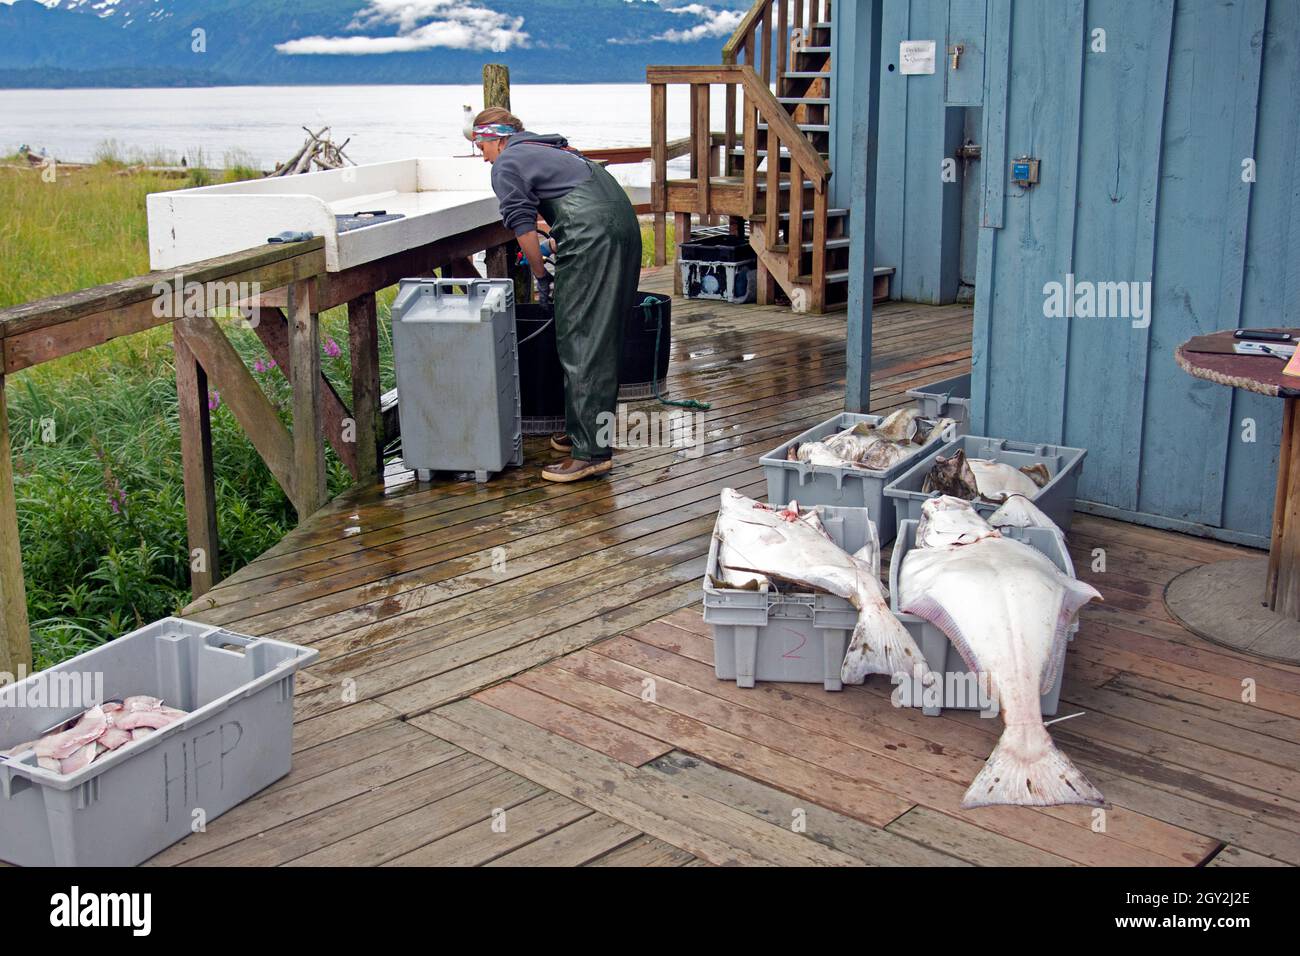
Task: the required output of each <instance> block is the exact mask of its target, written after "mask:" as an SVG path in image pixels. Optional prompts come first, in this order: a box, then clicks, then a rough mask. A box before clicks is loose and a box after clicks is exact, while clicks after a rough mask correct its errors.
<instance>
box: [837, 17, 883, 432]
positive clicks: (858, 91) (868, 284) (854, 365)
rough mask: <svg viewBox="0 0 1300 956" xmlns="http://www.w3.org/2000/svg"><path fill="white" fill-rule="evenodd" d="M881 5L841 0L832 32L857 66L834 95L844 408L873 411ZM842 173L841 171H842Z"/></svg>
mask: <svg viewBox="0 0 1300 956" xmlns="http://www.w3.org/2000/svg"><path fill="white" fill-rule="evenodd" d="M882 6H883V4H880V3H871V4H866V5H865V6H864V5H862V4H852V3H846V4H843V5H842V6H841V8H840V21H839V23H837V25H836V32H837V33H838V34H839V35H841V36H842V37H852V38H854V40H853V42H854V44H855V46H856V50H857V52H858V56H859V60H858V62H857V68H856V69H854V70H853V72H852V75H851V76H844V75H843V74H841V80H840V82H841V83H848V84H849V86H848V87H847V92H848V93H849V96H848V97H844V96H843V95H842V93H841V94H837V96H836V108H837V109H839V108H840V106H839V104H840V103H841V102H843V101H845V100H846V99H847V101H848V102H849V103H850V104H851V106H850V107H849V109H848V111H847V113H846V112H844V111H841V113H840V114H839V115H840V120H841V121H844V120H847V121H848V122H850V123H851V124H852V126H853V129H852V138H851V140H850V141H851V142H852V144H853V148H852V150H851V152H850V154H849V155H850V157H851V159H850V161H849V169H848V173H849V177H850V184H849V197H850V199H849V258H848V269H849V304H848V327H847V337H846V341H845V349H844V353H845V363H846V365H847V368H846V369H845V385H844V410H845V411H848V412H867V411H870V410H871V307H872V298H873V292H874V289H875V278H876V268H875V266H876V257H875V245H876V240H875V236H876V156H877V153H878V152H879V147H880V141H879V130H880V49H881V47H880V44H881V15H880V11H881V7H882ZM841 175H843V171H841Z"/></svg>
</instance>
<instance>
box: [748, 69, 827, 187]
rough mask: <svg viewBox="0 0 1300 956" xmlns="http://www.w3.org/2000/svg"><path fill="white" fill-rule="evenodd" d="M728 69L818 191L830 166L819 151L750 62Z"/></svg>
mask: <svg viewBox="0 0 1300 956" xmlns="http://www.w3.org/2000/svg"><path fill="white" fill-rule="evenodd" d="M730 69H734V70H737V71H739V72H740V75H741V77H742V79H743V81H744V86H745V95H746V96H747V97H748V98H749V99H750V101H751V102H752V103H753V104H754V106H755V107H756V108H757V109H758V112H759V115H760V116H762V117H763V119H764V120H766V121H767V125H768V128H769V129H775V130H776V133H777V136H778V137H779V138H780V140H781V142H782V143H784V144H785V146H786V148H787V149H789V150H790V154H791V155H792V156H793V157H794V158H795V161H796V162H797V163H798V164H799V168H800V169H802V170H803V171H804V172H806V173H808V178H809V179H811V180H812V183H813V188H814V189H815V190H816V191H817V192H821V191H822V190H823V189H825V188H826V181H827V180H828V179H830V178H831V168H830V165H829V164H828V163H827V162H826V159H825V157H823V156H822V154H821V153H819V152H817V150H815V149H813V145H812V143H811V142H809V140H808V137H807V136H806V135H805V134H804V132H803V130H801V129H800V128H799V127H798V126H797V125H795V121H794V120H793V119H792V118H791V117H790V114H789V113H787V112H786V111H785V107H783V106H782V105H781V104H780V102H779V101H778V100H777V98H776V97H775V96H773V95H772V91H771V90H770V89H769V88H768V86H767V84H766V83H764V82H763V78H762V77H760V76H759V75H758V73H757V72H756V71H755V70H754V68H753V67H752V66H749V65H742V66H735V67H731V68H730ZM750 148H751V147H750V144H748V143H746V144H745V149H746V150H748V149H750Z"/></svg>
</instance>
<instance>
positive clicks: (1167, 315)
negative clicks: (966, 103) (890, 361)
mask: <svg viewBox="0 0 1300 956" xmlns="http://www.w3.org/2000/svg"><path fill="white" fill-rule="evenodd" d="M954 2H956V0H954ZM886 9H888V4H887V5H886ZM1099 28H1100V29H1104V30H1105V44H1106V49H1105V52H1094V51H1093V50H1092V49H1091V44H1092V43H1093V42H1094V41H1093V31H1094V30H1096V29H1099ZM987 29H988V34H987V37H986V44H985V46H986V50H985V54H986V76H985V89H984V107H983V124H984V128H983V150H984V156H983V161H982V162H981V163H980V167H981V174H982V176H983V180H982V184H981V193H982V196H981V205H982V209H981V222H980V229H979V240H978V255H977V272H976V274H977V281H976V314H975V335H974V352H975V355H974V360H973V366H974V399H975V401H974V409H973V417H974V427H975V429H976V430H977V431H978V433H980V434H987V435H997V436H1004V437H1008V438H1016V439H1024V440H1034V441H1044V442H1052V443H1061V444H1067V445H1075V446H1082V447H1085V448H1087V449H1088V459H1087V463H1086V467H1085V471H1084V476H1083V481H1082V484H1081V487H1080V496H1081V498H1082V499H1084V500H1085V501H1088V502H1092V503H1094V505H1093V506H1092V510H1095V511H1098V512H1100V513H1105V514H1115V515H1119V516H1123V517H1128V518H1132V519H1135V520H1139V521H1144V522H1147V523H1151V524H1156V525H1160V526H1165V527H1175V528H1183V529H1185V530H1192V531H1199V532H1201V533H1208V534H1213V535H1215V536H1216V537H1222V538H1225V539H1228V540H1236V541H1241V542H1244V543H1251V544H1259V545H1262V544H1265V543H1266V541H1267V535H1268V530H1269V522H1270V516H1271V512H1272V503H1273V485H1274V473H1275V469H1276V465H1277V448H1278V432H1279V429H1280V412H1281V403H1280V402H1279V401H1277V400H1272V399H1266V398H1263V397H1262V396H1255V395H1251V394H1248V393H1244V392H1237V391H1233V390H1230V389H1227V388H1223V387H1220V386H1217V385H1213V384H1210V383H1208V382H1202V381H1199V380H1195V379H1192V378H1191V377H1190V376H1188V375H1186V374H1185V373H1183V372H1182V371H1181V370H1179V369H1178V367H1177V365H1176V364H1175V363H1174V360H1173V350H1174V347H1175V346H1176V345H1178V344H1179V343H1180V342H1182V341H1184V340H1186V339H1187V338H1188V337H1190V336H1192V335H1195V334H1199V333H1202V332H1210V331H1213V330H1215V329H1222V328H1233V327H1239V326H1240V327H1249V326H1267V325H1296V326H1300V179H1297V175H1296V174H1297V171H1298V170H1300V111H1298V110H1297V97H1298V95H1300V55H1298V53H1297V45H1298V43H1300V3H1297V2H1296V0H1231V2H1230V0H1146V2H1143V3H1132V2H1129V0H1053V2H1051V3H1044V2H1041V0H987ZM886 42H888V41H886ZM883 101H884V88H883V87H882V123H883V122H884V120H883V116H884V108H883ZM931 135H932V136H933V137H936V138H937V137H939V136H940V135H942V133H941V131H940V130H939V129H934V130H932V132H931ZM881 149H882V154H884V153H887V152H888V142H887V140H886V139H885V137H884V136H883V135H882V137H881ZM1021 154H1028V155H1033V156H1035V157H1037V158H1038V159H1040V160H1041V182H1040V184H1039V185H1037V186H1035V187H1032V188H1030V189H1027V190H1025V189H1021V188H1020V187H1018V186H1016V185H1014V184H1012V183H1010V182H1009V176H1008V173H1009V161H1010V159H1011V158H1012V157H1015V156H1018V155H1021ZM1247 159H1253V160H1254V161H1255V165H1256V168H1257V181H1255V182H1254V183H1253V184H1252V183H1250V182H1244V181H1243V179H1242V172H1243V165H1242V164H1243V161H1244V160H1247ZM881 163H882V170H883V167H884V158H883V155H882V159H881ZM883 199H884V197H883V196H882V197H880V200H881V201H883ZM881 261H886V262H887V261H889V260H888V257H887V256H885V255H882V258H881ZM1067 273H1073V274H1074V275H1075V277H1076V278H1077V279H1078V280H1091V281H1096V282H1101V281H1150V282H1151V283H1152V286H1151V288H1152V296H1153V304H1152V311H1151V323H1150V325H1149V326H1148V327H1146V328H1135V327H1133V324H1132V322H1130V321H1129V320H1126V319H1120V318H1106V319H1102V318H1071V319H1066V318H1047V317H1045V316H1044V313H1043V303H1044V292H1043V290H1044V285H1045V283H1048V282H1052V281H1056V282H1063V281H1064V280H1065V276H1066V274H1067ZM1250 421H1253V423H1254V428H1255V432H1256V438H1257V440H1256V441H1254V442H1250V441H1245V440H1243V438H1244V437H1245V436H1246V435H1247V434H1248V430H1249V429H1248V426H1249V422H1250Z"/></svg>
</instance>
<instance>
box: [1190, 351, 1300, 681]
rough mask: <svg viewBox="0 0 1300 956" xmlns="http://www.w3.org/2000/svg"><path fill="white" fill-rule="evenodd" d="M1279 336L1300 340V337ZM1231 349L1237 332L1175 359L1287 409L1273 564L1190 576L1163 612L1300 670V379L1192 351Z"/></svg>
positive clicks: (1215, 568)
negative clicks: (1299, 664)
mask: <svg viewBox="0 0 1300 956" xmlns="http://www.w3.org/2000/svg"><path fill="white" fill-rule="evenodd" d="M1280 331H1291V332H1292V333H1293V334H1295V335H1296V336H1297V338H1298V339H1300V330H1280ZM1232 343H1233V336H1232V330H1228V331H1226V332H1215V333H1214V334H1213V335H1209V336H1200V337H1198V338H1197V339H1193V340H1191V341H1190V342H1184V343H1183V344H1182V345H1180V346H1179V347H1178V348H1177V349H1176V350H1175V351H1174V358H1175V360H1176V361H1177V362H1178V365H1179V367H1180V368H1181V369H1182V370H1183V371H1185V372H1187V373H1188V374H1189V375H1194V376H1195V377H1197V378H1201V379H1205V380H1206V381H1210V382H1214V383H1216V384H1218V385H1226V386H1228V387H1230V388H1242V389H1245V390H1246V391H1249V392H1257V393H1259V394H1260V395H1268V396H1271V397H1273V398H1280V399H1282V401H1283V410H1282V447H1281V452H1280V454H1279V456H1278V464H1277V490H1276V492H1275V496H1274V503H1273V529H1272V539H1271V542H1270V546H1269V553H1268V557H1267V558H1249V557H1247V558H1240V559H1233V560H1230V561H1219V562H1215V563H1213V564H1206V565H1202V566H1200V567H1198V568H1193V569H1192V570H1191V571H1186V572H1184V573H1183V574H1181V575H1179V576H1178V577H1177V578H1175V579H1174V580H1173V581H1171V582H1170V583H1169V586H1168V587H1167V588H1166V590H1165V604H1166V606H1167V607H1168V608H1169V611H1170V612H1171V613H1172V614H1173V615H1174V617H1175V618H1177V619H1178V620H1179V621H1180V622H1182V623H1183V624H1184V625H1185V626H1186V627H1187V628H1189V629H1190V630H1192V631H1194V632H1195V633H1197V634H1200V635H1201V636H1202V637H1205V638H1208V639H1209V640H1212V641H1216V642H1217V643H1221V644H1225V645H1227V646H1229V647H1233V648H1235V649H1237V650H1243V651H1248V652H1250V653H1255V654H1259V655H1261V656H1263V657H1270V658H1274V659H1277V660H1285V661H1290V662H1300V435H1298V434H1297V428H1300V414H1297V399H1300V378H1298V377H1294V376H1290V375H1283V374H1282V369H1283V368H1284V367H1285V365H1286V362H1285V361H1283V360H1281V359H1278V358H1273V357H1271V356H1259V355H1236V354H1232V353H1230V352H1226V351H1225V352H1204V351H1192V350H1190V349H1189V348H1188V346H1189V345H1193V344H1195V345H1196V346H1199V347H1204V346H1206V345H1214V346H1216V347H1219V348H1224V349H1230V348H1231V347H1232ZM1264 344H1266V345H1267V344H1269V343H1264Z"/></svg>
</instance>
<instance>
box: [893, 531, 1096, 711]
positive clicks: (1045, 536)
mask: <svg viewBox="0 0 1300 956" xmlns="http://www.w3.org/2000/svg"><path fill="white" fill-rule="evenodd" d="M917 523H918V522H916V521H913V520H911V519H908V520H906V521H900V522H899V523H898V537H897V538H896V539H895V541H894V553H893V554H892V555H891V556H890V560H889V606H890V608H891V609H892V610H893V612H894V616H895V617H896V618H898V620H899V622H900V623H902V625H903V626H904V627H906V628H907V630H908V632H909V633H911V635H912V637H913V639H915V640H916V643H917V646H919V647H920V648H921V654H922V655H923V656H924V657H925V663H926V665H927V666H928V667H929V668H930V670H931V671H933V672H934V673H936V674H939V675H941V676H942V678H943V695H942V699H943V705H942V707H930V706H925V705H924V702H918V701H917V699H916V695H917V694H918V693H919V692H920V688H919V687H915V685H914V687H915V689H914V690H913V697H912V699H911V701H910V704H911V706H913V707H917V706H919V707H921V710H922V712H923V713H925V714H928V715H930V716H938V715H939V714H941V713H942V712H943V707H949V708H952V709H955V710H978V709H980V705H979V704H978V703H977V702H975V701H973V700H972V699H971V696H973V695H968V694H967V693H966V690H967V688H971V687H973V686H974V683H973V682H974V675H973V674H972V672H971V670H970V668H968V667H967V666H966V662H965V661H964V660H962V656H961V655H960V654H959V653H957V648H956V647H954V646H953V643H952V641H950V640H948V636H947V635H946V634H944V633H943V631H941V630H939V629H938V628H937V627H935V626H934V625H933V624H931V623H930V622H929V621H927V620H925V619H924V618H920V617H917V616H916V615H914V614H904V613H903V612H902V611H900V610H899V609H898V606H899V590H898V577H899V575H900V574H901V573H902V570H903V558H904V557H906V556H907V552H908V551H910V550H911V549H912V548H914V547H915V546H916V527H917ZM1001 530H1002V534H1003V535H1004V536H1005V537H1008V538H1014V539H1015V540H1017V541H1023V542H1024V543H1025V544H1028V545H1032V546H1033V547H1035V548H1037V549H1038V550H1039V551H1041V552H1043V554H1045V555H1047V557H1049V558H1051V559H1052V563H1053V564H1055V565H1056V566H1057V567H1058V568H1060V569H1061V571H1062V573H1064V574H1067V575H1069V576H1070V577H1074V562H1073V561H1071V560H1070V552H1069V550H1068V549H1067V548H1066V546H1065V541H1064V540H1063V539H1062V538H1061V536H1060V535H1059V534H1057V533H1056V532H1055V531H1053V530H1051V529H1050V528H1003V529H1001ZM1078 630H1079V622H1078V621H1077V620H1076V621H1075V622H1074V623H1073V624H1072V625H1071V626H1070V635H1069V639H1070V640H1074V635H1075V634H1076V633H1078ZM1064 674H1065V668H1064V667H1062V668H1061V674H1058V675H1057V678H1056V683H1055V685H1053V686H1052V688H1051V689H1050V690H1048V692H1047V693H1046V694H1043V696H1042V697H1041V698H1040V703H1041V704H1042V709H1043V714H1044V716H1049V717H1050V716H1053V715H1055V714H1056V708H1057V706H1058V704H1059V703H1060V700H1061V679H1062V677H1063V676H1064ZM895 694H896V697H897V692H895Z"/></svg>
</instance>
